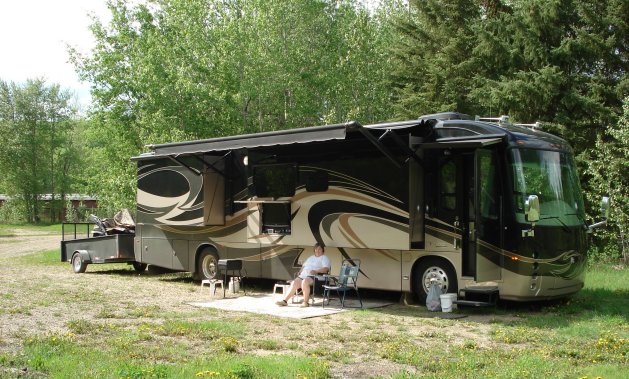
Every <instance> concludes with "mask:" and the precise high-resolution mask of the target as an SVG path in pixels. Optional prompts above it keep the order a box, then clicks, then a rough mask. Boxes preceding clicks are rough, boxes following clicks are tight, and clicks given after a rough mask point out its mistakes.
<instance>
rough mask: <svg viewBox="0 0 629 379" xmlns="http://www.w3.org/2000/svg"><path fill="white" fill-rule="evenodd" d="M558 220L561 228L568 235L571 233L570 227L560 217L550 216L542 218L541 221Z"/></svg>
mask: <svg viewBox="0 0 629 379" xmlns="http://www.w3.org/2000/svg"><path fill="white" fill-rule="evenodd" d="M550 219H553V220H557V221H559V223H560V224H561V228H562V229H563V230H564V231H565V232H566V233H570V228H569V227H568V225H566V223H565V222H563V221H561V219H560V218H559V216H548V217H541V218H540V220H550Z"/></svg>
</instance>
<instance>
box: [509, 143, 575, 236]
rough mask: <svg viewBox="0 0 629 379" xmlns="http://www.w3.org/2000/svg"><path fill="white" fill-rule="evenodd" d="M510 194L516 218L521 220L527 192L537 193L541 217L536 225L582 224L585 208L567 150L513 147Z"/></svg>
mask: <svg viewBox="0 0 629 379" xmlns="http://www.w3.org/2000/svg"><path fill="white" fill-rule="evenodd" d="M511 168H512V172H513V196H514V203H515V208H516V209H515V211H516V218H517V221H518V222H520V223H525V222H526V219H525V216H524V204H525V201H526V199H527V198H528V196H529V195H537V196H538V197H539V201H540V210H541V217H540V221H539V222H538V223H537V224H538V225H548V226H561V227H568V226H575V225H583V224H584V219H585V210H584V206H583V198H582V197H581V188H580V186H579V179H578V175H577V172H576V168H575V165H574V161H573V159H572V155H571V154H569V153H567V152H560V151H550V150H534V149H513V150H511Z"/></svg>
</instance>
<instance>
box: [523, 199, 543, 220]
mask: <svg viewBox="0 0 629 379" xmlns="http://www.w3.org/2000/svg"><path fill="white" fill-rule="evenodd" d="M524 214H525V215H526V221H528V222H537V221H539V215H540V210H539V198H538V197H537V195H529V198H528V199H526V203H525V204H524Z"/></svg>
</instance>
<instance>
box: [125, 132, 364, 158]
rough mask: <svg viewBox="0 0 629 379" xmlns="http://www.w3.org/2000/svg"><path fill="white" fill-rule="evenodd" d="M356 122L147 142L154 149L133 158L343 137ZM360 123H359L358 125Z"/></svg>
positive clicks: (179, 154)
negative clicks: (230, 135)
mask: <svg viewBox="0 0 629 379" xmlns="http://www.w3.org/2000/svg"><path fill="white" fill-rule="evenodd" d="M355 125H356V124H355V123H346V124H336V125H325V126H313V127H309V128H299V129H289V130H280V131H275V132H267V133H256V134H245V135H240V136H232V137H221V138H212V139H205V140H197V141H189V142H177V143H167V144H161V145H151V146H149V147H150V148H151V149H152V150H153V151H152V152H150V153H145V154H142V155H140V156H138V157H134V158H132V159H133V160H142V159H152V158H161V157H167V156H171V157H172V156H183V155H194V154H202V153H211V152H225V151H230V150H237V149H246V148H254V147H261V146H275V145H288V144H295V143H308V142H319V141H330V140H339V139H345V137H346V134H347V131H348V130H351V128H353V127H355ZM359 127H360V126H359Z"/></svg>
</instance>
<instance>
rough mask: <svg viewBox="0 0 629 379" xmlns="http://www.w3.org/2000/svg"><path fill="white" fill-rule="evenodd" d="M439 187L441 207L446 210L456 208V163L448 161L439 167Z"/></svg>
mask: <svg viewBox="0 0 629 379" xmlns="http://www.w3.org/2000/svg"><path fill="white" fill-rule="evenodd" d="M439 187H440V188H441V194H440V196H441V199H440V200H441V201H440V203H441V207H442V208H443V209H447V210H451V211H453V210H456V164H455V163H454V162H453V161H449V162H447V163H446V164H444V165H443V166H442V167H441V172H440V176H439Z"/></svg>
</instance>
